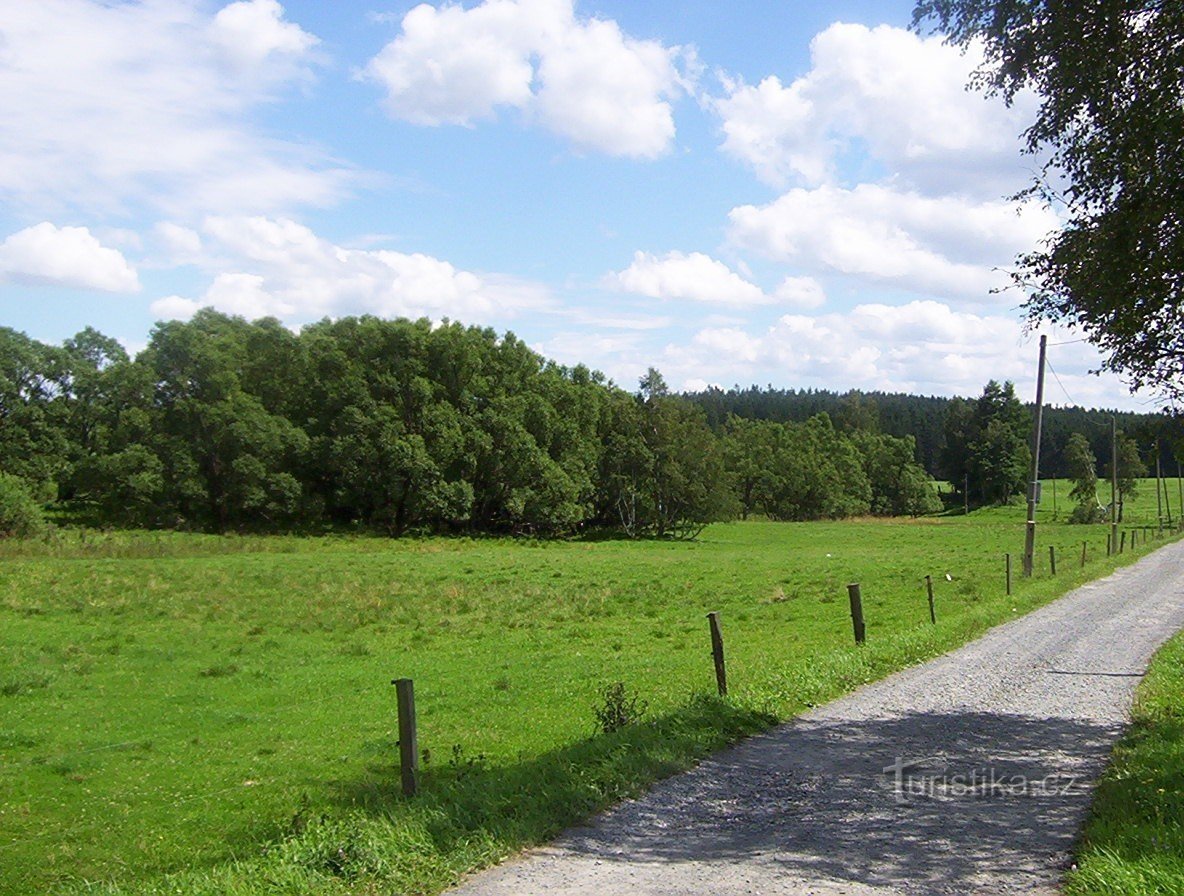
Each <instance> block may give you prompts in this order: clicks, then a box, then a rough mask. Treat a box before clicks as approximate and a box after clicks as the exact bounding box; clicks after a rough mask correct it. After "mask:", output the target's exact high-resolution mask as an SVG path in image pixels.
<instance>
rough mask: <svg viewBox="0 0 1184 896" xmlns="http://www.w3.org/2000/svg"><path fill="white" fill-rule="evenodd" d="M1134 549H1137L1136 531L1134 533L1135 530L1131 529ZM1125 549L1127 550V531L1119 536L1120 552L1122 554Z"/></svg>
mask: <svg viewBox="0 0 1184 896" xmlns="http://www.w3.org/2000/svg"><path fill="white" fill-rule="evenodd" d="M1134 549H1135V533H1134V530H1133V529H1132V530H1131V550H1132V551H1133V550H1134ZM1125 550H1126V533H1125V532H1123V533H1122V534H1121V535H1119V536H1118V553H1120V554H1121V553H1122V552H1123V551H1125Z"/></svg>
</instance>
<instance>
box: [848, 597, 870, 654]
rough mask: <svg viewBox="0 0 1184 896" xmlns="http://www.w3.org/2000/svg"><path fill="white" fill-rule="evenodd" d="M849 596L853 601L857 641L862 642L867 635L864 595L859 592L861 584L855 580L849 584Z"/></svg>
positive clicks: (852, 614)
mask: <svg viewBox="0 0 1184 896" xmlns="http://www.w3.org/2000/svg"><path fill="white" fill-rule="evenodd" d="M847 598H848V599H849V600H850V601H851V625H852V626H853V627H854V629H855V643H856V644H862V643H863V642H864V641H865V640H866V637H867V631H866V629H865V628H864V625H863V597H862V595H860V593H859V584H858V583H857V582H853V583H851V584H850V585H848V586H847Z"/></svg>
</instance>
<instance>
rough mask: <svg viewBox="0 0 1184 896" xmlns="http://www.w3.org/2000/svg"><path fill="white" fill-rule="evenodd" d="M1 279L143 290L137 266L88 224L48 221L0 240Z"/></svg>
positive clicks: (54, 284) (78, 286)
mask: <svg viewBox="0 0 1184 896" xmlns="http://www.w3.org/2000/svg"><path fill="white" fill-rule="evenodd" d="M0 278H3V279H11V280H17V281H21V282H26V283H43V284H47V285H53V286H70V287H76V288H82V289H99V290H103V291H104V292H136V291H138V290H139V289H140V280H139V277H138V276H137V274H136V271H135V268H133V267H132V266H131V265H130V264H128V261H127V259H126V258H124V257H123V254H122V253H121V252H119V251H118V250H117V249H111V248H108V247H106V246H104V245H102V243H100V242H99V241H98V240H97V239H95V237H94V236H92V235H91V232H90V230H89V229H88V228H86V227H57V226H55V225H53V224H51V223H49V222H48V221H43V222H42V223H40V224H36V225H34V226H32V227H26V228H25V229H24V230H21V231H18V232H17V233H14V234H12V235H11V236H9V237H8V238H7V239H6V240H4V242H3V243H0Z"/></svg>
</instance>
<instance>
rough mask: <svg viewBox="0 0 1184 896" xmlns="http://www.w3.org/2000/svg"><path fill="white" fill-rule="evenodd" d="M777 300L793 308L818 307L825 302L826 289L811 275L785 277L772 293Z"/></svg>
mask: <svg viewBox="0 0 1184 896" xmlns="http://www.w3.org/2000/svg"><path fill="white" fill-rule="evenodd" d="M773 295H774V296H775V297H776V298H777V300H778V301H779V302H783V303H784V304H786V305H792V306H793V307H795V308H802V309H807V310H808V309H811V308H820V307H822V306H823V305H825V304H826V291H825V290H824V289H823V288H822V284H821V283H819V282H818V281H817V280H815V279H814V278H813V277H786V278H785V279H784V280H782V281H781V283H780V284H778V286H777V290H776V291H775V292H774V293H773Z"/></svg>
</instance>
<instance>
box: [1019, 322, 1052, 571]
mask: <svg viewBox="0 0 1184 896" xmlns="http://www.w3.org/2000/svg"><path fill="white" fill-rule="evenodd" d="M1047 348H1048V337H1047V336H1041V337H1040V365H1039V367H1038V369H1037V371H1036V428H1035V431H1034V432H1033V433H1032V476H1031V478H1030V479H1029V480H1028V527H1027V531H1026V532H1025V534H1024V576H1025V577H1027V578H1031V576H1032V566H1033V559H1032V555H1033V554H1034V553H1035V551H1036V490H1037V489H1039V488H1040V425H1041V423H1042V422H1043V420H1044V355H1045V352H1046V351H1047Z"/></svg>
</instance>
